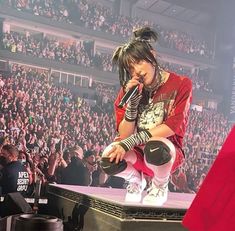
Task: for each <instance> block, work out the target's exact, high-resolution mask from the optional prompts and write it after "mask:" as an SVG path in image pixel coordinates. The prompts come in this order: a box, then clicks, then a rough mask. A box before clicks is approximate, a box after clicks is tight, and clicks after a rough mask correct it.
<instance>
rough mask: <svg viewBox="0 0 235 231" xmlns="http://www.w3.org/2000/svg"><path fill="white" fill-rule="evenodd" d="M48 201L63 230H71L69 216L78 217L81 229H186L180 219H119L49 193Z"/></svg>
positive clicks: (121, 230)
mask: <svg viewBox="0 0 235 231" xmlns="http://www.w3.org/2000/svg"><path fill="white" fill-rule="evenodd" d="M48 201H49V206H48V207H49V208H50V212H49V213H50V214H51V215H54V216H57V217H59V218H61V219H63V220H64V222H65V229H64V231H67V230H69V231H71V226H70V227H69V228H66V227H68V225H66V223H67V222H68V220H69V217H71V218H72V217H76V218H79V217H80V219H76V220H80V226H83V229H82V231H132V230H135V231H186V229H184V228H183V227H182V225H181V221H170V220H166V221H162V220H147V219H146V220H144V219H120V218H118V217H115V216H111V215H110V214H107V213H104V212H101V211H98V210H97V209H94V208H90V207H85V206H84V205H82V204H80V205H79V204H78V203H76V202H75V201H70V200H68V199H67V198H61V197H59V196H57V195H52V194H49V200H48ZM75 214H76V215H75ZM78 214H79V215H78ZM74 230H75V229H74Z"/></svg>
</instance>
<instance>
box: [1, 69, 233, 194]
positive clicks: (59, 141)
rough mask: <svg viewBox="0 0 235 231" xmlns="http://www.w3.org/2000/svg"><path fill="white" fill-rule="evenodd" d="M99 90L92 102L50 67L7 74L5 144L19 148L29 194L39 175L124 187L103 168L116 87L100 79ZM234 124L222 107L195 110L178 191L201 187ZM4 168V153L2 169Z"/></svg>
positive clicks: (49, 179) (3, 113) (3, 104)
mask: <svg viewBox="0 0 235 231" xmlns="http://www.w3.org/2000/svg"><path fill="white" fill-rule="evenodd" d="M93 88H94V89H95V91H96V94H97V96H98V97H97V98H99V99H100V100H97V101H96V104H95V105H93V106H91V105H90V104H89V101H86V100H84V99H82V98H79V97H77V96H76V95H74V94H72V93H71V92H70V90H69V89H67V88H66V87H58V86H55V85H53V83H51V82H49V81H48V73H47V72H46V71H42V70H36V69H33V68H29V67H25V66H18V65H13V66H12V71H11V73H8V74H4V75H1V77H0V148H3V150H5V149H6V150H8V149H9V147H8V146H7V147H6V145H13V146H14V147H16V148H17V150H18V152H19V154H18V155H17V157H18V161H20V163H21V164H22V165H24V166H25V168H26V170H27V172H28V175H29V182H30V186H31V189H30V187H29V189H30V190H29V192H28V193H29V194H32V193H33V186H34V184H35V182H36V180H37V179H41V180H42V182H44V183H45V185H46V183H47V182H56V183H67V184H78V185H92V186H106V187H108V186H111V187H117V185H118V187H124V183H125V182H122V181H120V179H119V180H117V179H116V181H115V180H114V181H113V179H112V178H111V179H108V180H107V178H106V176H105V175H104V174H103V172H102V171H101V169H100V168H99V160H100V155H101V153H102V151H103V149H104V148H105V147H106V146H107V145H108V144H109V143H110V142H111V141H112V140H113V139H114V137H115V135H116V132H115V128H114V116H113V114H112V113H113V108H112V107H110V105H112V103H113V99H114V97H115V95H116V89H115V87H113V86H109V85H105V84H101V83H94V86H93ZM229 128H230V126H229V124H228V121H227V119H226V117H224V116H223V115H222V114H220V113H218V112H216V111H211V110H208V111H207V110H203V111H202V112H199V111H197V110H191V115H190V119H189V126H188V129H187V133H186V136H185V145H184V149H185V155H186V162H185V164H184V165H183V166H182V167H181V168H180V169H179V170H178V171H177V173H175V175H173V177H172V179H171V190H172V191H180V192H182V191H183V192H191V193H193V192H196V191H197V190H198V189H199V187H200V184H201V183H202V181H203V177H205V175H206V173H207V171H208V169H209V168H210V166H211V163H212V162H213V160H214V159H215V157H216V155H217V153H218V150H219V149H220V148H221V145H222V144H223V142H224V140H225V138H226V136H227V134H228V132H229ZM9 150H12V148H10V149H9ZM4 152H5V151H4ZM1 153H3V152H1ZM2 155H3V154H2ZM4 166H6V162H4V158H2V157H0V169H1V168H2V167H4Z"/></svg>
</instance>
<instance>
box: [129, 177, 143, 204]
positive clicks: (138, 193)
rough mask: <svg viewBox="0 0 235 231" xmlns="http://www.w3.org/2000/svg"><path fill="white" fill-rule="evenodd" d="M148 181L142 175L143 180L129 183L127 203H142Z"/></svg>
mask: <svg viewBox="0 0 235 231" xmlns="http://www.w3.org/2000/svg"><path fill="white" fill-rule="evenodd" d="M146 184H147V183H146V180H145V179H144V177H143V174H142V175H141V178H140V179H139V181H137V182H129V184H128V186H127V187H126V189H127V192H126V197H125V201H126V202H140V201H141V198H142V192H143V191H144V189H145V187H146Z"/></svg>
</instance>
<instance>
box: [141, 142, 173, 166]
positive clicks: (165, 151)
mask: <svg viewBox="0 0 235 231" xmlns="http://www.w3.org/2000/svg"><path fill="white" fill-rule="evenodd" d="M170 152H171V150H170V148H169V147H168V146H167V145H166V144H165V143H164V142H162V141H159V140H150V141H148V142H147V143H146V145H145V147H144V154H145V159H146V161H147V162H148V163H149V164H153V165H156V166H160V165H163V164H166V163H168V162H169V161H170V160H171V153H170Z"/></svg>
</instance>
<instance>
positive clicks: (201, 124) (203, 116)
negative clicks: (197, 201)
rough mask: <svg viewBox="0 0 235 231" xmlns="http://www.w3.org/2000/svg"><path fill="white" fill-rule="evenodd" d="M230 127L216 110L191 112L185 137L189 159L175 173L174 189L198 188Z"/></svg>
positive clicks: (184, 190) (186, 152)
mask: <svg viewBox="0 0 235 231" xmlns="http://www.w3.org/2000/svg"><path fill="white" fill-rule="evenodd" d="M230 129H231V125H230V124H229V123H228V120H227V118H226V117H225V116H224V115H223V114H221V113H218V112H216V111H213V110H203V111H202V112H201V111H197V110H191V111H190V118H189V124H188V128H187V132H186V135H185V139H184V151H185V154H186V158H187V161H186V162H185V163H184V165H183V166H182V167H181V169H180V170H179V171H178V172H176V174H175V176H173V178H172V190H175V191H179V192H182V191H183V192H197V191H198V189H199V188H200V185H201V183H202V182H203V180H204V178H205V176H206V174H207V172H208V171H209V169H210V167H211V164H212V163H213V161H214V160H215V158H216V156H217V154H218V152H219V150H220V148H221V147H222V145H223V143H224V141H225V139H226V137H227V135H228V133H229V131H230ZM179 176H180V177H179Z"/></svg>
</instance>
